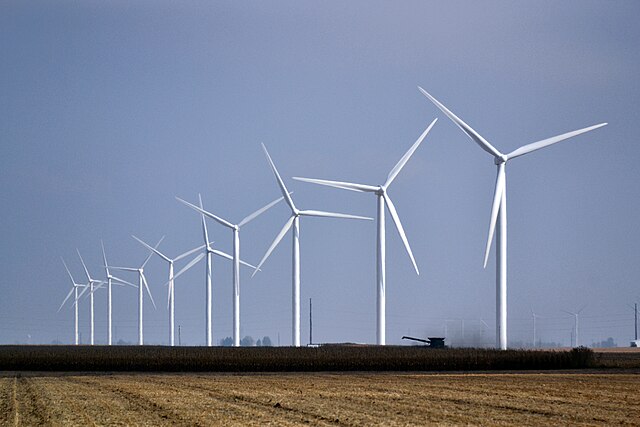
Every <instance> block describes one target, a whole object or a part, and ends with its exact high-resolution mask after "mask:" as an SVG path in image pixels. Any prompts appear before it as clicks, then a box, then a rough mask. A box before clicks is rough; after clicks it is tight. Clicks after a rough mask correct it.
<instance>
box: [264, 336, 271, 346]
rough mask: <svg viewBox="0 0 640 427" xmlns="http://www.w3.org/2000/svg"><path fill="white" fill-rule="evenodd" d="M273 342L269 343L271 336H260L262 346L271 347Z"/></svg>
mask: <svg viewBox="0 0 640 427" xmlns="http://www.w3.org/2000/svg"><path fill="white" fill-rule="evenodd" d="M272 345H273V344H271V338H269V337H264V338H262V346H263V347H271V346H272Z"/></svg>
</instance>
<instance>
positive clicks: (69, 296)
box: [58, 286, 75, 313]
mask: <svg viewBox="0 0 640 427" xmlns="http://www.w3.org/2000/svg"><path fill="white" fill-rule="evenodd" d="M74 290H75V286H72V287H71V290H70V291H69V293H68V294H67V296H66V297H65V299H64V300H62V304H60V308H59V309H58V313H60V310H62V307H63V306H64V303H66V302H67V300H68V299H69V298H71V294H73V291H74Z"/></svg>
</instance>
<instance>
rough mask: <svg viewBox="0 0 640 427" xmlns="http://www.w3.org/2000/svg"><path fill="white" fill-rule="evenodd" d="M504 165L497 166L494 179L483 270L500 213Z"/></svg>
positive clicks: (485, 266)
mask: <svg viewBox="0 0 640 427" xmlns="http://www.w3.org/2000/svg"><path fill="white" fill-rule="evenodd" d="M504 167H505V166H504V163H500V165H499V166H498V176H497V177H496V188H495V191H494V194H493V203H492V205H491V220H490V221H489V237H487V247H486V248H485V250H484V264H483V265H484V268H487V261H488V260H489V252H490V251H491V242H492V241H493V235H494V233H495V230H496V221H497V220H498V212H499V211H500V202H501V201H502V193H503V192H504V182H505V172H504Z"/></svg>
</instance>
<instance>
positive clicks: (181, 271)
mask: <svg viewBox="0 0 640 427" xmlns="http://www.w3.org/2000/svg"><path fill="white" fill-rule="evenodd" d="M202 258H204V253H201V254H200V255H198V256H197V257H195V258H194V259H192V260H191V261H189V264H187V265H185V266H184V267H183V268H182V270H180V271H178V272H177V273H176V274H174V275H173V280H176V279H177V278H178V277H180V276H182V274H184V273H185V272H186V271H187V270H188V269H190V268H191V267H193V266H194V265H196V264H197V263H198V262H199V261H200V260H201V259H202ZM170 282H171V280H168V281H167V282H166V283H165V284H164V285H163V286H166V285H168V284H169V283H170Z"/></svg>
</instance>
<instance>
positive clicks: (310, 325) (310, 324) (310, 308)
mask: <svg viewBox="0 0 640 427" xmlns="http://www.w3.org/2000/svg"><path fill="white" fill-rule="evenodd" d="M636 335H637V333H636ZM636 339H637V337H636ZM309 344H313V305H311V298H309Z"/></svg>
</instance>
